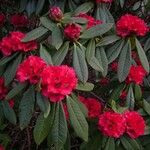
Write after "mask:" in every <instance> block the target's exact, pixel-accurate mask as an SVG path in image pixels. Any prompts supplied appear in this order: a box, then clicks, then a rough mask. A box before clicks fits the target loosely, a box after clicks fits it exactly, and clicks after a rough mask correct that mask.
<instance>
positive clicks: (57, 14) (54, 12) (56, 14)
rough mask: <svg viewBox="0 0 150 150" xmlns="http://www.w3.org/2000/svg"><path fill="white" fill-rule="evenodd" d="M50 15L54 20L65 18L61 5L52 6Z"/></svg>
mask: <svg viewBox="0 0 150 150" xmlns="http://www.w3.org/2000/svg"><path fill="white" fill-rule="evenodd" d="M49 17H50V18H51V19H52V20H54V21H56V22H59V21H61V19H62V18H63V12H62V11H61V9H60V8H59V7H52V8H50V10H49Z"/></svg>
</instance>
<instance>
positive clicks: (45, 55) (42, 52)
mask: <svg viewBox="0 0 150 150" xmlns="http://www.w3.org/2000/svg"><path fill="white" fill-rule="evenodd" d="M40 57H41V58H43V59H44V60H45V62H46V63H47V64H50V65H53V63H52V57H51V55H50V53H49V52H48V51H47V49H46V48H45V47H44V46H43V45H42V44H41V45H40Z"/></svg>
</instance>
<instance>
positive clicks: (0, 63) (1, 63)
mask: <svg viewBox="0 0 150 150" xmlns="http://www.w3.org/2000/svg"><path fill="white" fill-rule="evenodd" d="M17 55H18V53H14V54H13V55H11V56H9V57H3V58H1V59H0V66H3V65H5V64H6V63H8V62H10V61H11V60H12V59H14V58H15V57H16V56H17Z"/></svg>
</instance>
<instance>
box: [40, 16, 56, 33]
mask: <svg viewBox="0 0 150 150" xmlns="http://www.w3.org/2000/svg"><path fill="white" fill-rule="evenodd" d="M40 21H41V24H42V25H43V26H44V27H45V28H47V29H48V30H50V31H53V29H54V28H55V26H56V25H55V24H54V23H53V22H52V21H51V20H50V19H49V18H47V17H41V18H40Z"/></svg>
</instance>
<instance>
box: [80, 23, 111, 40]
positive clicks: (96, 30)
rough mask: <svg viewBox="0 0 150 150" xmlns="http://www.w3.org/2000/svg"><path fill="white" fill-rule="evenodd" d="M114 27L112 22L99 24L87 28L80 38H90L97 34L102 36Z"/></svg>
mask: <svg viewBox="0 0 150 150" xmlns="http://www.w3.org/2000/svg"><path fill="white" fill-rule="evenodd" d="M112 27H113V24H112V23H103V24H98V25H96V26H94V27H92V28H90V29H88V30H85V31H84V32H83V34H82V35H81V36H80V38H83V39H90V38H94V37H97V36H101V35H103V34H104V33H106V32H108V31H109V30H110V29H111V28H112Z"/></svg>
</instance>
